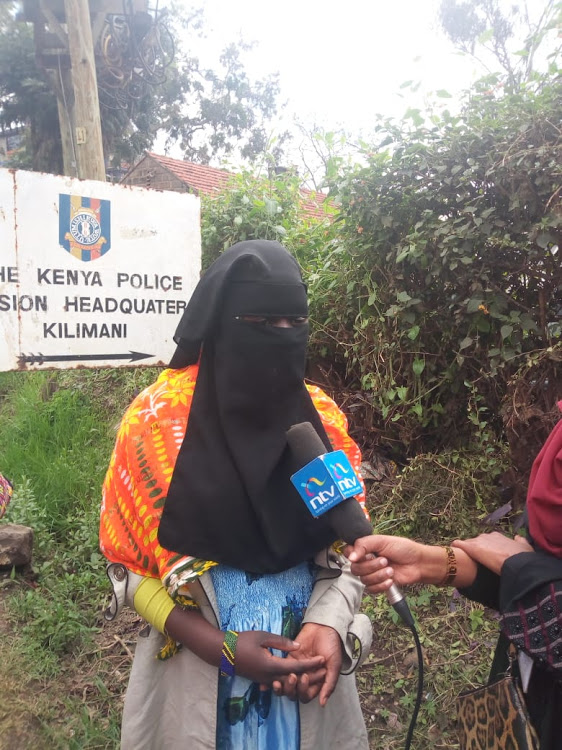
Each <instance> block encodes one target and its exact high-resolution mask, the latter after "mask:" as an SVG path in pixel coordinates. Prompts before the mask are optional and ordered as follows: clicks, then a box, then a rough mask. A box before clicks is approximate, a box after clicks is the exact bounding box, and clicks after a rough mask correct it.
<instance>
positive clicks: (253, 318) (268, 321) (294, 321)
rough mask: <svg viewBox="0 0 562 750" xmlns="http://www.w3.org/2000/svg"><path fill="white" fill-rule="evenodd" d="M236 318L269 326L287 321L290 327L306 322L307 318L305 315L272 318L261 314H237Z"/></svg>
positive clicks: (280, 324)
mask: <svg viewBox="0 0 562 750" xmlns="http://www.w3.org/2000/svg"><path fill="white" fill-rule="evenodd" d="M236 320H241V321H242V322H244V323H253V324H254V325H270V326H282V325H283V324H284V323H288V324H289V325H290V326H292V327H297V326H302V325H305V324H306V323H308V318H307V317H305V316H296V317H280V318H273V317H265V316H262V315H237V316H236Z"/></svg>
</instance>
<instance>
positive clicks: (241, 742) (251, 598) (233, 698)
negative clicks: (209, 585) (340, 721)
mask: <svg viewBox="0 0 562 750" xmlns="http://www.w3.org/2000/svg"><path fill="white" fill-rule="evenodd" d="M209 572H210V574H211V577H212V581H213V586H214V588H215V592H216V596H217V602H218V608H219V626H220V628H221V630H237V631H244V630H265V631H268V632H270V633H275V634H277V635H284V636H286V637H287V638H294V637H295V636H296V635H297V633H298V632H299V630H300V627H301V623H302V619H303V616H304V613H305V610H306V607H307V605H308V602H309V600H310V596H311V593H312V587H313V585H314V565H313V564H309V563H302V564H301V565H297V566H296V567H294V568H291V569H290V570H286V571H284V572H283V573H275V574H272V575H253V574H251V573H245V572H244V571H241V570H236V569H234V568H229V567H228V566H226V565H217V566H216V567H214V568H212V569H211V570H210V571H209ZM273 653H275V654H276V655H280V652H278V651H274V652H273ZM216 746H217V750H281V748H282V749H283V750H298V748H299V746H300V722H299V704H298V703H297V702H294V701H291V700H289V699H288V698H285V697H279V696H276V695H275V694H274V693H273V692H272V690H271V689H268V690H264V691H262V690H260V689H259V685H258V684H257V683H255V682H251V681H250V680H248V679H246V678H245V677H239V676H237V675H235V676H234V677H225V676H220V677H219V689H218V705H217V740H216Z"/></svg>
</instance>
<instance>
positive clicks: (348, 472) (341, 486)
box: [301, 462, 361, 511]
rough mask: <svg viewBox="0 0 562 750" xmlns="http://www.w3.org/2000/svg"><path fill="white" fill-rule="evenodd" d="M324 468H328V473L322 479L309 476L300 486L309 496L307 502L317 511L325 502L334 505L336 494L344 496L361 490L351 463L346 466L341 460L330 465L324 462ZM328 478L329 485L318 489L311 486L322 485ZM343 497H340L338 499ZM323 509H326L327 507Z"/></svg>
mask: <svg viewBox="0 0 562 750" xmlns="http://www.w3.org/2000/svg"><path fill="white" fill-rule="evenodd" d="M325 468H326V469H327V470H328V475H327V477H326V478H325V479H324V480H323V481H320V480H319V479H318V478H317V477H310V479H308V480H307V481H306V482H303V484H301V487H302V488H303V489H304V491H305V492H306V494H307V496H308V498H309V501H308V502H309V505H310V507H311V508H312V510H313V511H318V510H319V509H320V508H322V506H324V505H325V504H326V503H328V504H329V507H330V506H332V505H334V504H335V503H334V501H335V500H336V497H338V496H343V498H345V497H349V496H350V495H352V494H355V493H357V492H360V491H361V485H360V484H359V482H358V481H357V477H356V476H355V472H354V471H353V469H352V467H351V465H349V464H348V466H347V467H346V466H344V465H343V464H342V463H341V462H338V463H334V464H331V465H328V464H327V463H326V465H325ZM328 480H331V481H330V483H329V485H328V486H327V487H325V488H324V489H322V490H320V491H318V490H317V489H312V488H311V485H313V484H314V485H316V486H317V487H324V485H326V482H327V481H328ZM338 490H339V492H338ZM343 498H342V497H340V499H343ZM325 510H328V508H326V509H325Z"/></svg>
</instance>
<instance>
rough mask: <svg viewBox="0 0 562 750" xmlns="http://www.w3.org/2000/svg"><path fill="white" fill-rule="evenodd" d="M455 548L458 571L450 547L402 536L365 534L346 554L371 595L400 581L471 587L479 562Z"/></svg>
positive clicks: (404, 582) (346, 550)
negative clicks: (452, 569)
mask: <svg viewBox="0 0 562 750" xmlns="http://www.w3.org/2000/svg"><path fill="white" fill-rule="evenodd" d="M460 544H462V542H461V543H460ZM452 547H453V548H454V552H453V555H454V567H455V571H454V573H452V571H451V556H450V554H448V552H447V547H439V546H433V545H429V544H421V543H420V542H414V541H413V540H411V539H406V538H404V537H400V536H386V535H382V534H381V535H371V536H364V537H363V538H359V539H356V540H355V543H354V544H353V546H348V547H347V548H346V549H345V554H346V556H347V557H348V558H349V560H350V562H351V572H352V573H353V574H354V575H356V576H359V578H360V579H361V581H362V583H363V584H364V585H365V587H366V589H367V591H368V592H369V593H370V594H380V593H383V592H387V591H388V590H389V589H390V588H391V587H392V585H395V584H396V583H398V584H400V585H401V586H409V585H411V584H414V583H432V584H434V585H436V586H444V585H454V586H456V587H457V588H464V587H466V586H470V585H471V584H472V583H473V582H474V579H475V577H476V571H477V565H476V562H475V561H474V560H473V559H472V558H471V557H469V555H468V554H467V553H466V552H465V551H464V550H463V549H461V547H460V546H457V543H456V542H453V544H452Z"/></svg>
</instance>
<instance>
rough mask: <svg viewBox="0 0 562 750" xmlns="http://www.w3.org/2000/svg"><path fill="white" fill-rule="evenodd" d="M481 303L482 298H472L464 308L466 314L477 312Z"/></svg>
mask: <svg viewBox="0 0 562 750" xmlns="http://www.w3.org/2000/svg"><path fill="white" fill-rule="evenodd" d="M483 302H484V300H483V299H482V297H473V298H472V299H470V300H468V304H467V306H466V311H467V313H475V312H478V308H479V307H480V305H481V304H482V303H483Z"/></svg>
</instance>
